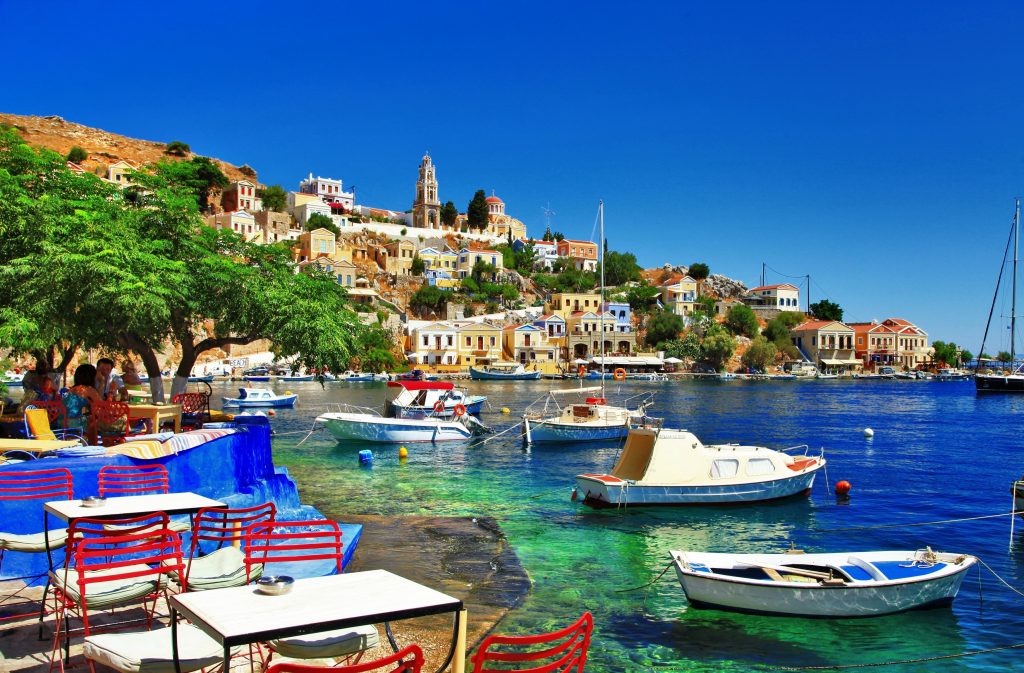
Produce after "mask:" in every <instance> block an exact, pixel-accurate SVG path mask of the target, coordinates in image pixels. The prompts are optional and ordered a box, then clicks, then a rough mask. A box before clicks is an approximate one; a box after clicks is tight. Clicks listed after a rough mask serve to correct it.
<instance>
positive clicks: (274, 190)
mask: <svg viewBox="0 0 1024 673" xmlns="http://www.w3.org/2000/svg"><path fill="white" fill-rule="evenodd" d="M259 197H260V199H262V200H263V209H264V210H272V211H274V212H275V213H283V212H284V211H285V210H287V208H288V192H286V191H285V189H284V187H282V186H281V185H270V186H269V187H267V188H266V189H261V190H260V191H259Z"/></svg>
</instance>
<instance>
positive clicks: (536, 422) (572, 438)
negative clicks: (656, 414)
mask: <svg viewBox="0 0 1024 673" xmlns="http://www.w3.org/2000/svg"><path fill="white" fill-rule="evenodd" d="M591 393H592V394H594V395H599V396H596V397H583V396H585V395H588V394H591ZM570 395H575V396H579V397H582V399H579V401H577V402H570V403H568V404H563V403H562V402H561V400H562V399H564V398H565V396H570ZM648 397H649V396H648ZM649 405H650V400H649V399H647V400H644V401H643V402H642V403H640V404H639V405H638V406H637V407H636V408H633V409H630V408H629V407H625V406H615V405H610V404H608V400H607V398H605V397H604V390H603V388H602V387H600V386H593V387H589V388H566V389H563V390H552V391H550V392H549V393H548V397H547V398H545V402H544V408H543V410H541V411H538V412H533V411H531V408H530V407H532V406H533V405H530V407H527V409H526V412H525V413H524V414H523V440H524V441H525V442H526V443H527V444H535V443H540V442H594V441H603V440H620V439H622V438H623V437H625V436H626V435H627V434H628V433H629V429H630V428H631V427H632V426H633V425H635V424H637V423H639V422H640V421H641V420H642V419H643V418H644V414H645V412H646V410H647V407H648V406H649ZM549 408H552V409H551V411H549Z"/></svg>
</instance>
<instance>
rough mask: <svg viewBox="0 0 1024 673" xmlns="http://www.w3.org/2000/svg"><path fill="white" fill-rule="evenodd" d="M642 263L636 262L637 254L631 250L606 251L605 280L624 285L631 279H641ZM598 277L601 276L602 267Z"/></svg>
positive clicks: (609, 283) (611, 283) (610, 283)
mask: <svg viewBox="0 0 1024 673" xmlns="http://www.w3.org/2000/svg"><path fill="white" fill-rule="evenodd" d="M640 271H641V269H640V265H639V264H637V263H636V255H634V254H633V253H631V252H615V251H614V250H611V251H608V252H605V255H604V282H605V283H606V284H608V285H623V284H625V283H628V282H630V281H638V280H640V278H641V276H640ZM597 277H598V278H600V277H601V274H600V268H599V269H598V274H597Z"/></svg>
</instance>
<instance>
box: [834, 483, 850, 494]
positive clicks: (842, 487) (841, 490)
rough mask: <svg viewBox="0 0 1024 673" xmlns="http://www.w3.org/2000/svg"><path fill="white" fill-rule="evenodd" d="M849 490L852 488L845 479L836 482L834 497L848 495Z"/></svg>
mask: <svg viewBox="0 0 1024 673" xmlns="http://www.w3.org/2000/svg"><path fill="white" fill-rule="evenodd" d="M851 488H853V486H852V485H851V484H850V482H848V481H846V480H845V479H843V480H842V481H837V482H836V495H849V494H850V489H851Z"/></svg>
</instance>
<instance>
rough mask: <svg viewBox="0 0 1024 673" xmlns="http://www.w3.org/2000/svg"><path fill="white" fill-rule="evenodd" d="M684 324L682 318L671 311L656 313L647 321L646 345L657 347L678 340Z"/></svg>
mask: <svg viewBox="0 0 1024 673" xmlns="http://www.w3.org/2000/svg"><path fill="white" fill-rule="evenodd" d="M684 327H686V324H685V323H684V321H683V318H682V316H678V315H676V314H675V313H672V312H671V311H658V312H657V313H655V314H654V316H653V317H651V319H650V320H648V321H647V343H648V345H657V344H660V343H663V342H667V341H672V340H674V339H678V338H679V333H680V332H682V331H683V328H684Z"/></svg>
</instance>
